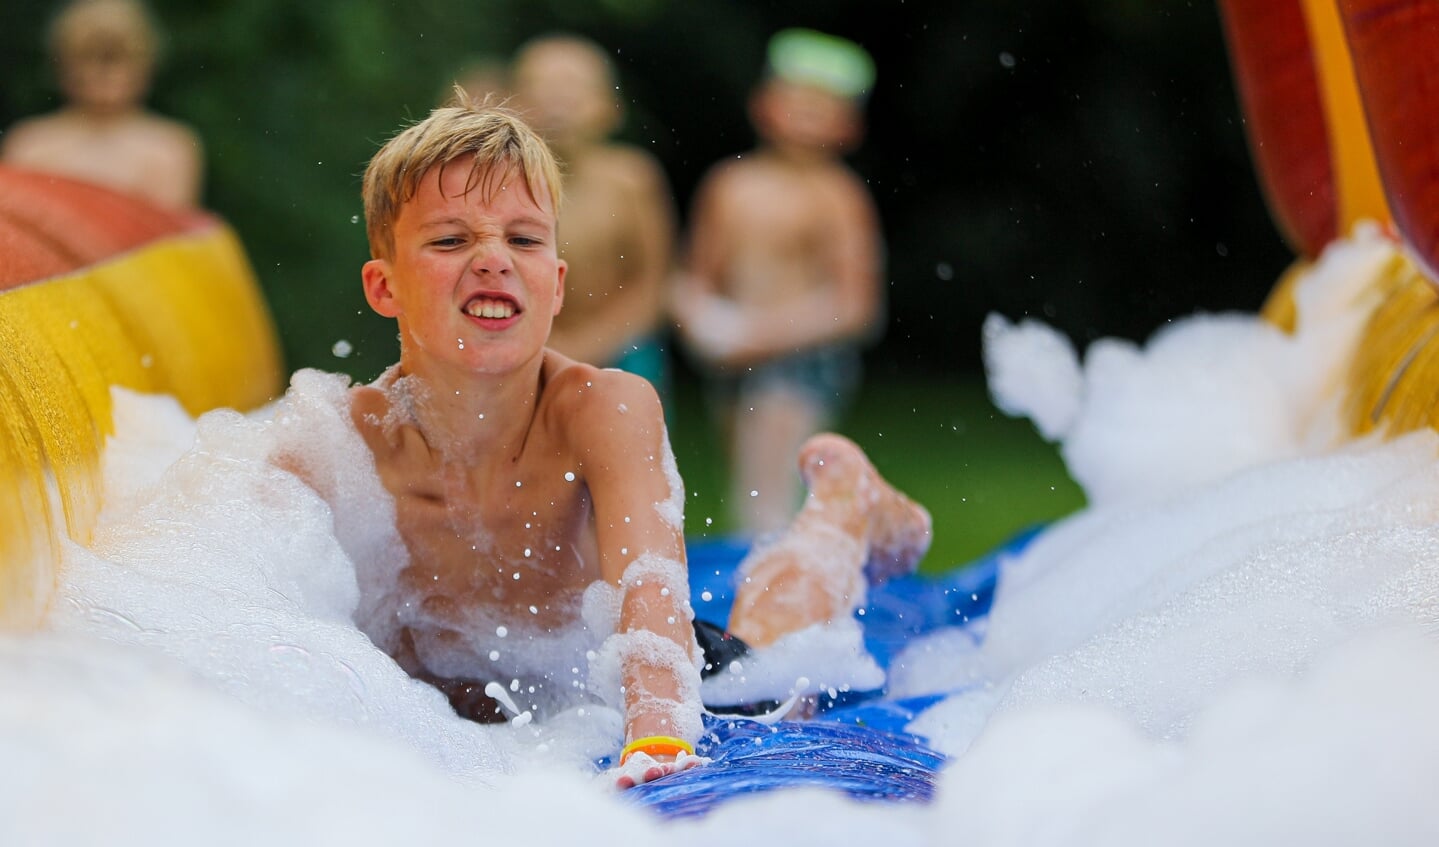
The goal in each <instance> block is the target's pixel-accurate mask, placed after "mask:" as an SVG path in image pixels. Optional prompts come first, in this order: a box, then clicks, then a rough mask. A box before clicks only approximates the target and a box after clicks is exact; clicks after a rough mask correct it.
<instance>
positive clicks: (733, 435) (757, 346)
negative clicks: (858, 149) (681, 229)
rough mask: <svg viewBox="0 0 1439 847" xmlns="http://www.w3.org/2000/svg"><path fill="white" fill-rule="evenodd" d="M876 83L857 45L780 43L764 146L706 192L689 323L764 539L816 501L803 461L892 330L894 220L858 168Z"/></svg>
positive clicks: (697, 210) (738, 497)
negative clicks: (865, 350)
mask: <svg viewBox="0 0 1439 847" xmlns="http://www.w3.org/2000/svg"><path fill="white" fill-rule="evenodd" d="M873 82H874V64H873V62H872V61H871V60H870V58H869V56H868V54H866V53H865V51H864V50H863V49H862V48H860V47H859V46H858V45H856V44H854V43H853V42H850V41H846V40H844V39H841V38H837V37H835V36H831V35H826V34H824V33H819V32H814V31H811V30H785V31H783V32H780V33H779V34H777V35H776V36H775V37H774V38H773V39H772V40H771V41H770V45H769V54H768V62H767V67H766V70H765V74H764V78H763V79H762V80H761V81H760V84H759V85H758V86H757V88H756V89H755V91H754V92H753V94H752V95H751V98H750V101H749V115H750V120H751V122H752V124H753V126H754V129H755V132H756V134H757V135H758V138H759V145H758V146H757V147H756V149H754V150H753V151H751V152H749V153H745V154H743V155H741V156H735V157H728V158H726V159H725V160H724V161H723V162H721V163H719V164H717V165H715V166H714V167H713V168H712V169H711V170H710V172H709V173H708V174H706V176H705V177H704V179H703V181H702V182H701V184H700V186H699V188H698V190H697V193H696V199H695V203H694V207H693V210H692V214H691V217H690V222H689V244H688V251H687V252H688V255H687V257H686V268H685V271H686V272H685V273H684V274H683V275H682V278H681V280H680V282H679V284H678V285H677V286H676V293H675V304H674V313H675V317H676V322H677V324H678V328H679V332H680V338H681V340H682V341H683V342H684V344H685V347H686V349H687V350H688V351H689V352H690V353H691V354H692V355H693V356H694V357H695V358H696V359H698V361H699V362H700V363H701V364H702V366H703V368H704V370H705V371H706V373H707V376H708V381H709V382H710V383H711V387H712V388H713V392H712V393H713V394H714V396H715V399H716V400H717V402H718V405H719V407H720V408H719V412H720V415H721V418H722V425H723V428H724V430H725V434H726V437H727V439H728V441H729V449H730V454H731V460H730V479H731V498H730V503H731V504H732V506H733V507H734V508H735V511H736V515H735V517H736V519H737V521H738V523H739V525H740V528H741V531H742V532H743V533H745V534H747V535H750V536H761V535H764V534H767V533H770V532H773V531H775V530H778V529H780V528H782V527H783V526H784V525H785V523H786V522H787V519H788V516H789V515H790V514H791V513H792V512H793V509H794V504H795V503H796V502H797V501H798V499H799V497H800V491H801V485H800V480H799V477H798V475H797V474H796V473H795V472H794V471H793V469H792V467H793V466H792V464H791V463H790V462H789V460H788V457H790V456H793V455H795V451H796V450H798V449H799V446H800V445H801V444H802V443H804V440H805V439H806V438H807V437H809V436H810V435H813V434H814V433H816V432H819V431H821V430H823V429H825V428H827V427H828V426H830V425H831V424H833V422H834V420H835V418H837V416H838V415H839V413H840V412H841V411H842V410H843V407H844V405H845V404H846V403H847V402H848V400H849V398H850V396H851V395H852V394H853V392H854V390H855V389H856V387H857V386H858V381H859V364H860V362H859V349H860V347H861V346H862V345H863V344H864V343H865V342H866V341H868V340H871V339H872V338H873V337H874V336H875V335H877V334H878V332H879V331H880V326H881V322H882V316H883V313H884V301H883V289H882V287H881V285H880V273H881V261H882V259H881V255H882V252H883V251H882V246H881V243H880V230H879V222H878V217H877V215H876V213H875V209H874V204H873V201H872V199H871V198H870V196H869V193H868V191H867V190H866V188H865V185H864V182H863V181H862V180H861V179H860V178H859V176H858V175H857V174H855V173H854V172H853V171H852V170H851V169H850V168H849V167H848V166H847V165H846V164H845V163H844V161H843V156H844V154H845V153H847V152H849V151H850V150H852V149H853V148H854V147H855V146H857V145H858V144H859V142H860V139H861V137H862V135H863V130H864V115H863V109H864V100H865V97H866V96H867V95H868V93H869V90H870V87H871V86H872V85H873Z"/></svg>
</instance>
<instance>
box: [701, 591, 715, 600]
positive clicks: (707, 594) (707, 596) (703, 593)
mask: <svg viewBox="0 0 1439 847" xmlns="http://www.w3.org/2000/svg"><path fill="white" fill-rule="evenodd" d="M714 598H715V596H714V595H713V594H711V593H710V592H708V591H701V592H700V599H701V600H703V601H705V602H706V603H708V602H709V601H711V600H713V599H714Z"/></svg>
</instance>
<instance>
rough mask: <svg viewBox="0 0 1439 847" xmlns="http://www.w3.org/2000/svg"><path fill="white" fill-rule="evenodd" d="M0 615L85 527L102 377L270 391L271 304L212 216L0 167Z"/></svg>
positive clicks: (199, 398)
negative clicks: (63, 536) (64, 542)
mask: <svg viewBox="0 0 1439 847" xmlns="http://www.w3.org/2000/svg"><path fill="white" fill-rule="evenodd" d="M0 349H4V351H5V355H4V357H3V358H0V625H9V626H22V627H23V626H28V625H33V624H34V623H35V622H36V621H38V620H39V619H40V617H41V616H42V615H43V613H44V609H45V606H46V604H47V602H48V600H49V597H50V594H51V591H52V588H53V585H54V581H55V576H56V573H57V569H58V562H59V552H58V551H59V549H60V545H59V539H60V536H61V533H62V532H64V533H67V534H68V535H69V536H71V537H73V538H75V539H77V540H79V541H81V542H82V543H83V542H85V541H87V540H88V538H89V533H90V532H91V530H92V528H93V523H94V519H95V516H96V514H97V513H98V511H99V507H100V502H99V491H100V478H99V468H100V452H101V450H102V448H103V446H104V439H105V436H106V435H107V434H108V433H109V432H110V429H111V405H110V403H111V401H110V392H111V388H112V387H113V386H123V387H126V388H130V389H133V390H137V391H144V392H155V393H166V394H172V395H174V396H175V397H176V398H178V399H179V400H180V402H181V403H182V404H183V405H184V406H185V407H186V408H187V409H188V410H189V411H190V412H191V413H194V414H198V413H201V412H204V411H207V410H208V409H211V408H214V407H217V406H231V407H236V408H240V409H248V408H252V407H254V406H257V405H259V404H261V403H263V402H265V401H266V400H268V399H270V398H271V397H273V396H275V395H276V393H277V392H278V391H279V389H280V385H281V374H282V368H281V363H280V358H279V345H278V343H277V339H276V335H275V329H274V325H273V322H272V321H271V318H270V314H269V311H268V309H267V307H266V305H265V303H264V301H263V299H262V298H261V296H260V293H259V288H258V286H257V285H256V282H255V278H254V274H253V272H252V270H251V269H250V266H249V263H248V260H247V259H246V258H245V255H244V251H243V249H242V248H241V246H240V244H239V241H238V239H237V238H236V237H235V235H234V233H233V232H232V231H231V230H230V229H229V228H228V227H227V226H225V224H224V222H223V221H220V220H219V219H217V218H215V217H213V216H210V215H207V214H204V213H195V214H175V213H172V212H167V211H165V210H162V209H158V208H155V207H153V206H151V205H149V204H147V203H145V202H143V201H140V200H137V199H134V198H130V197H127V196H124V195H120V194H116V193H114V192H112V191H109V190H107V189H104V188H100V187H97V186H92V185H88V184H84V183H80V182H75V181H72V180H67V179H62V178H59V177H52V176H48V175H42V174H37V173H29V172H24V171H18V170H14V169H10V168H4V167H0Z"/></svg>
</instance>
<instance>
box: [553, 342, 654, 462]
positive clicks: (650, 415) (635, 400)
mask: <svg viewBox="0 0 1439 847" xmlns="http://www.w3.org/2000/svg"><path fill="white" fill-rule="evenodd" d="M545 356H546V362H545V369H546V371H547V374H546V385H545V401H544V404H545V416H546V418H547V419H549V420H550V421H551V423H552V424H553V425H554V426H557V427H558V428H560V429H561V430H563V431H565V432H567V433H569V434H570V436H571V440H573V441H575V442H588V441H590V440H592V439H594V438H604V437H605V436H607V435H608V434H610V433H625V432H632V431H634V430H636V429H637V428H638V429H648V428H649V427H651V426H653V425H654V423H655V421H656V419H658V420H659V421H660V422H663V420H664V413H663V409H662V407H661V405H660V400H659V395H658V394H657V393H656V392H655V389H654V386H653V385H650V383H649V381H648V380H646V379H645V378H643V377H640V376H636V375H634V374H632V373H626V372H624V371H621V370H617V369H614V368H597V367H595V366H593V365H589V364H585V363H584V362H577V361H575V360H573V359H570V358H567V357H565V356H561V355H559V354H558V353H555V352H554V351H547V352H546V354H545Z"/></svg>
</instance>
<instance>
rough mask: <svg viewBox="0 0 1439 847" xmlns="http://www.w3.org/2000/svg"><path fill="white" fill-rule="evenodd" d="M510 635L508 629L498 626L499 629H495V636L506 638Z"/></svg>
mask: <svg viewBox="0 0 1439 847" xmlns="http://www.w3.org/2000/svg"><path fill="white" fill-rule="evenodd" d="M509 634H510V631H509V630H508V629H505V628H504V627H503V626H497V627H495V635H498V636H499V637H501V638H504V637H505V636H507V635H509Z"/></svg>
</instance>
